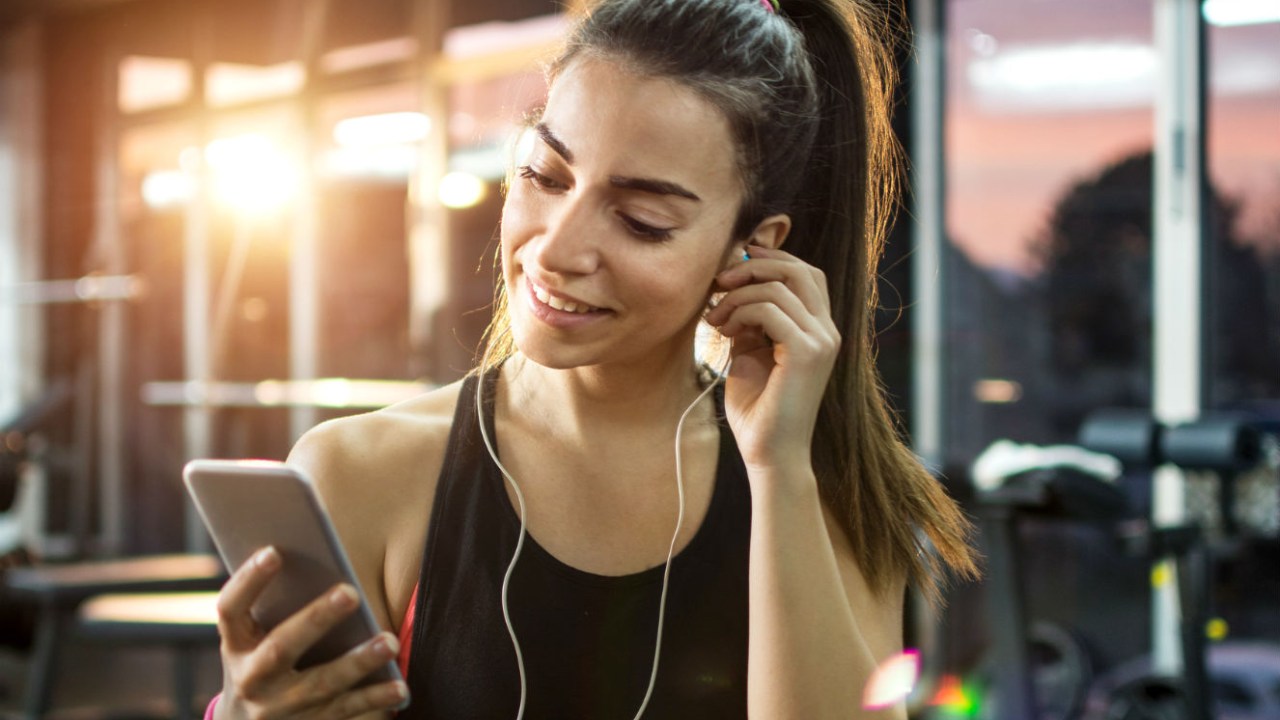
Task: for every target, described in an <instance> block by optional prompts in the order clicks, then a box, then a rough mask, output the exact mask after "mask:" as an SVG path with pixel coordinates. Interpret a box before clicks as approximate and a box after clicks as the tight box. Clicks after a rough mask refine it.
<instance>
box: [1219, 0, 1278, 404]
mask: <svg viewBox="0 0 1280 720" xmlns="http://www.w3.org/2000/svg"><path fill="white" fill-rule="evenodd" d="M1237 5H1239V6H1244V5H1245V4H1244V3H1237ZM1265 5H1266V3H1259V7H1262V6H1265ZM1218 6H1223V7H1228V6H1225V5H1224V4H1222V3H1218V4H1217V5H1214V4H1210V5H1209V6H1206V16H1207V18H1208V19H1209V24H1208V28H1207V31H1206V38H1207V45H1208V62H1209V65H1208V98H1207V116H1208V118H1207V123H1208V131H1207V133H1206V137H1207V143H1208V146H1207V155H1208V159H1207V166H1208V168H1207V169H1208V177H1209V183H1210V188H1211V192H1210V197H1211V200H1210V209H1211V212H1210V213H1209V215H1208V226H1209V244H1210V251H1209V257H1210V265H1209V273H1208V277H1209V295H1208V304H1207V308H1206V313H1207V315H1206V323H1207V324H1208V327H1209V328H1210V330H1209V333H1208V341H1209V353H1208V355H1207V357H1206V359H1205V362H1206V365H1207V376H1208V378H1209V403H1210V406H1211V407H1217V408H1231V407H1240V406H1242V405H1249V406H1255V407H1258V406H1262V407H1264V408H1265V407H1270V408H1271V409H1270V411H1269V412H1270V413H1271V414H1274V413H1276V412H1277V411H1278V410H1280V403H1278V402H1277V401H1280V366H1277V364H1276V358H1277V357H1280V130H1278V129H1277V128H1278V127H1280V73H1277V71H1276V68H1280V18H1274V19H1272V21H1271V22H1258V23H1254V22H1247V21H1248V20H1249V18H1247V17H1245V18H1232V17H1228V16H1223V15H1221V14H1220V13H1217V12H1214V11H1213V9H1214V8H1215V7H1218Z"/></svg>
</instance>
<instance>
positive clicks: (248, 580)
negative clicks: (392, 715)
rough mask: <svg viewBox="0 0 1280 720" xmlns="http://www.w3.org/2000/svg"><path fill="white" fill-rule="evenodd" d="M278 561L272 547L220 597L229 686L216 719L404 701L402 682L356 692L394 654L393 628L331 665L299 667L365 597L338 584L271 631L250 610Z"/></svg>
mask: <svg viewBox="0 0 1280 720" xmlns="http://www.w3.org/2000/svg"><path fill="white" fill-rule="evenodd" d="M280 565H281V561H280V555H279V553H277V552H276V551H275V550H274V549H272V548H266V549H263V550H260V551H258V552H257V553H255V554H254V556H253V558H252V559H250V560H249V561H248V562H246V563H244V565H242V566H240V568H239V569H237V570H236V571H235V573H234V574H233V575H232V576H231V579H230V580H228V581H227V583H226V585H224V586H223V588H222V592H221V593H220V594H219V595H218V632H219V633H220V634H221V635H222V667H223V691H222V699H221V700H219V702H218V706H217V709H216V711H215V717H216V718H217V720H232V719H235V720H249V719H252V720H260V719H261V720H266V719H267V718H273V719H274V718H291V717H307V718H317V719H320V720H330V719H333V720H337V719H338V718H350V717H355V716H357V715H361V714H363V713H367V712H370V711H376V710H382V711H387V710H393V709H395V708H396V707H398V706H400V705H401V704H402V703H403V702H404V700H405V698H406V697H408V691H407V689H406V688H405V686H404V683H401V682H386V683H381V684H378V685H371V686H368V687H363V688H358V689H354V686H355V684H356V683H357V682H359V681H360V680H361V679H363V678H364V677H366V676H367V675H369V673H371V672H373V671H374V670H376V669H377V668H379V667H381V666H383V665H384V664H386V663H387V661H389V660H391V659H393V658H394V657H395V655H396V651H397V649H398V648H397V642H396V638H395V637H394V636H393V635H391V634H390V633H381V634H379V635H378V636H377V637H374V638H373V639H371V640H369V641H368V642H366V643H363V644H361V645H359V646H357V647H355V648H353V649H352V650H351V651H350V652H348V653H347V654H345V655H343V656H342V657H340V658H337V659H335V660H333V661H331V662H328V663H325V664H323V665H317V666H315V667H311V668H308V669H306V670H295V669H294V665H295V664H297V662H298V658H300V657H301V656H302V654H303V653H304V652H306V650H307V649H308V648H310V647H311V646H312V645H313V644H315V643H316V641H317V640H319V639H320V638H322V637H323V636H324V635H325V634H326V633H327V632H328V631H329V630H330V629H332V628H333V627H334V626H335V625H337V624H338V623H339V622H340V621H342V619H343V618H345V617H347V616H348V615H350V614H351V613H352V612H354V611H355V609H356V607H357V606H358V603H359V599H358V596H357V594H356V591H355V588H353V587H351V586H350V585H347V584H339V585H336V586H335V587H334V588H332V589H331V590H330V591H329V592H328V593H327V594H326V595H325V596H323V597H319V598H317V599H316V600H314V601H313V602H311V603H310V604H309V605H307V606H306V607H304V608H302V609H301V610H299V611H298V612H297V613H295V614H294V615H291V616H290V617H289V618H287V619H286V620H285V621H284V622H282V623H280V624H279V625H278V626H276V627H275V628H274V629H272V630H271V632H263V630H262V628H261V627H260V626H259V625H258V623H257V622H255V621H254V619H253V617H252V616H251V615H250V614H249V608H250V607H252V605H253V603H254V601H255V600H257V599H258V596H259V595H261V593H262V591H263V589H264V588H266V586H267V584H268V583H270V582H271V580H272V578H274V577H275V576H276V574H277V573H278V572H279V570H280Z"/></svg>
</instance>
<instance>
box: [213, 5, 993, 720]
mask: <svg viewBox="0 0 1280 720" xmlns="http://www.w3.org/2000/svg"><path fill="white" fill-rule="evenodd" d="M879 22H880V21H878V20H877V19H876V18H874V17H872V15H871V14H870V13H869V12H868V11H867V9H866V8H863V7H861V6H859V5H855V4H853V3H852V2H849V0H782V5H781V7H780V8H779V7H776V6H774V5H771V4H769V0H604V2H602V3H601V4H599V6H598V7H596V8H595V9H594V10H593V12H592V13H591V15H590V16H589V17H588V18H586V19H585V20H584V22H583V23H582V24H581V25H580V26H579V27H578V28H577V29H576V30H575V31H574V34H573V35H572V37H571V38H570V41H569V43H568V45H567V47H566V50H565V52H564V53H563V55H562V56H561V57H560V58H559V59H558V60H557V61H556V62H555V63H554V65H553V66H552V68H551V72H550V79H551V86H550V93H549V96H548V100H547V104H546V107H545V109H544V110H543V111H542V113H541V114H540V116H539V117H538V118H536V119H535V122H534V124H533V126H532V132H533V133H534V134H535V135H536V140H535V142H534V147H533V149H532V151H530V152H529V154H528V156H527V157H526V158H523V159H522V162H523V164H522V165H521V166H520V168H519V169H518V172H517V173H516V175H515V176H513V177H512V178H511V181H510V185H509V188H508V191H507V199H506V205H505V208H504V212H503V218H502V230H501V239H502V247H501V261H502V280H503V282H502V287H501V288H499V302H498V312H497V313H496V314H495V315H496V320H495V325H494V327H492V328H491V329H490V334H489V344H488V348H487V350H486V354H485V358H484V361H483V363H482V366H481V370H480V371H479V372H477V373H476V374H473V375H472V376H470V377H469V378H467V380H465V381H464V382H463V383H459V384H454V385H451V386H448V387H445V388H442V389H440V390H438V391H435V392H432V393H429V394H426V395H424V396H422V397H420V398H417V399H415V400H411V401H409V402H406V403H402V404H400V405H396V406H393V407H391V408H388V409H385V410H382V411H378V412H374V413H370V414H367V415H363V416H358V417H353V418H346V419H341V420H337V421H333V422H329V423H326V424H324V425H321V426H320V427H318V428H316V429H315V430H313V431H311V432H310V433H308V434H307V435H306V436H305V437H304V438H303V439H302V440H301V441H300V442H299V443H298V445H297V447H296V448H295V449H294V451H293V453H292V455H291V456H290V461H291V462H293V463H296V464H298V465H300V466H303V467H305V468H306V469H307V470H309V471H310V473H311V474H312V475H313V476H314V477H315V478H316V481H317V484H318V486H319V489H320V491H321V493H322V495H323V497H324V499H325V502H326V504H327V506H328V507H329V508H330V511H331V514H332V516H333V518H334V521H335V524H336V525H337V526H338V530H339V533H340V535H341V536H342V539H343V542H344V544H345V545H346V548H347V550H348V553H349V555H350V557H351V560H352V563H353V565H354V566H355V568H356V570H357V575H358V577H359V580H360V583H361V585H362V587H363V588H364V589H365V592H366V594H367V596H368V599H369V601H370V604H371V605H372V608H373V612H374V614H375V616H376V617H377V619H378V620H379V622H380V623H381V624H382V626H383V627H384V628H385V629H386V630H387V632H386V633H384V635H383V636H380V637H379V638H375V639H374V640H373V641H370V642H369V643H367V644H366V645H364V646H361V647H360V648H357V649H355V650H353V651H352V652H351V653H350V654H349V655H347V656H344V657H343V658H340V659H338V660H336V661H334V662H332V663H329V664H327V665H324V666H320V667H317V668H312V669H308V670H305V671H295V670H293V669H292V668H293V665H294V662H295V661H296V660H297V658H298V657H299V655H300V654H301V653H302V651H303V650H304V649H306V647H308V646H309V644H310V643H312V642H313V641H314V640H315V639H316V638H317V637H318V636H320V635H321V634H323V632H324V631H325V630H326V629H327V628H329V627H330V626H332V625H333V624H334V623H335V622H336V621H337V620H338V619H340V618H341V617H343V616H344V615H345V614H347V613H349V612H350V611H351V610H352V609H353V606H354V597H353V593H352V592H351V590H350V588H338V589H335V591H334V592H333V593H332V594H331V596H330V597H328V598H319V599H317V600H316V601H315V602H314V603H313V604H312V605H311V606H309V607H308V608H306V609H304V610H302V611H300V612H299V613H298V615H296V616H294V617H293V618H291V619H290V620H288V621H286V622H285V623H284V624H282V625H281V626H279V627H278V628H276V629H274V630H273V631H272V632H270V633H263V632H262V631H261V630H260V629H259V628H257V627H256V626H255V625H254V623H253V621H252V620H251V619H250V617H249V614H248V608H249V606H250V605H251V604H252V602H253V600H254V598H255V597H256V596H257V594H258V593H259V592H260V591H261V590H262V588H263V587H265V586H266V584H267V583H269V582H270V580H271V577H272V576H273V573H274V571H275V570H276V569H278V567H279V564H280V561H279V558H278V557H277V556H276V555H275V554H273V553H272V552H271V551H269V550H267V551H263V552H262V553H261V554H260V555H259V556H258V558H259V559H258V560H257V561H255V562H252V563H247V564H246V565H245V566H244V567H243V568H241V569H239V570H238V571H237V572H236V573H235V574H234V575H233V577H232V578H231V580H230V581H229V582H228V583H227V586H226V587H225V588H224V590H223V592H222V594H221V598H220V613H221V620H220V628H221V631H222V634H223V650H222V659H223V664H224V668H225V689H224V692H223V695H222V699H221V701H220V702H218V703H217V704H216V705H215V706H214V708H213V713H214V716H215V717H217V718H245V717H291V716H304V717H323V718H339V717H352V716H357V715H360V714H362V713H378V712H387V711H390V710H392V709H394V708H396V707H398V706H400V705H402V703H403V702H404V700H405V698H406V697H407V696H408V694H409V693H410V691H411V694H412V698H413V700H412V702H411V703H410V704H409V705H408V708H407V709H405V710H404V711H403V713H402V714H403V716H405V717H413V718H418V717H422V718H427V717H436V718H473V717H474V718H491V717H492V718H501V717H513V718H514V717H517V716H525V717H529V718H543V717H545V718H551V717H555V718H564V717H583V718H614V717H631V716H637V717H638V716H639V715H640V714H644V715H645V716H647V717H655V718H672V717H697V718H718V717H737V718H741V717H744V716H747V715H748V714H749V715H750V716H751V717H756V718H771V719H775V718H788V717H796V718H806V719H812V718H826V717H832V718H835V717H839V718H848V717H852V716H854V715H856V714H857V713H859V712H861V713H862V714H861V715H858V716H859V717H902V716H904V715H905V712H904V710H903V709H902V707H901V706H900V705H898V706H894V707H890V708H887V709H880V710H877V709H864V708H861V705H862V702H861V701H862V697H863V688H864V685H865V683H866V680H867V679H868V677H869V676H870V675H871V673H872V672H873V670H874V669H875V667H876V665H877V663H878V662H881V661H883V660H884V659H886V658H888V657H891V656H892V655H894V654H895V653H897V652H899V651H900V650H901V647H902V639H901V630H902V622H903V609H902V603H903V596H904V590H905V586H906V583H907V582H909V581H914V582H917V583H919V584H920V585H921V586H922V587H924V588H925V589H926V590H927V591H928V592H929V593H931V594H936V587H935V585H934V582H933V580H932V578H933V577H935V575H934V571H936V570H939V569H940V568H936V567H934V566H933V561H931V559H930V558H933V557H937V558H940V559H941V562H942V564H944V565H946V566H949V567H951V568H954V569H957V570H959V571H961V572H962V573H971V572H972V571H973V563H972V558H971V556H970V554H969V549H968V546H967V544H966V542H965V535H966V531H967V525H966V523H965V521H964V519H963V517H962V516H961V514H960V513H959V512H958V511H957V509H956V507H955V506H954V504H953V503H952V502H951V501H950V500H949V499H948V498H947V497H946V496H945V495H944V494H943V493H942V492H941V491H940V490H939V488H938V487H937V485H936V483H935V482H934V481H933V480H932V478H931V477H930V476H929V475H928V474H927V473H926V472H925V470H923V469H922V468H921V467H920V466H919V464H918V463H917V462H916V461H915V459H914V458H913V456H912V455H911V453H910V452H909V451H908V450H907V449H906V448H905V447H904V446H903V444H902V443H901V442H900V441H899V439H898V437H897V434H896V432H895V428H894V425H893V422H892V420H891V418H890V415H889V413H888V412H887V411H886V409H885V404H884V400H883V397H882V395H881V391H880V388H879V385H878V381H877V378H876V375H875V370H874V366H873V357H872V352H871V331H872V327H871V323H870V319H871V312H872V309H873V307H874V299H875V293H874V278H875V266H876V260H877V257H878V254H879V250H880V244H881V241H882V238H883V236H884V233H885V229H886V226H887V224H888V220H889V216H890V213H891V206H892V203H893V201H894V199H895V198H894V191H895V188H896V184H895V181H896V171H897V168H898V165H897V162H898V158H897V155H896V149H895V146H894V144H893V141H892V136H891V133H890V129H889V126H888V103H889V97H890V95H889V93H890V76H891V72H890V68H891V67H892V66H891V59H890V58H889V57H888V52H887V49H886V47H885V44H884V40H883V39H882V38H878V37H876V36H875V34H874V33H873V32H872V31H873V30H875V28H876V27H877V24H878V23H879ZM713 298H714V299H715V300H714V301H713ZM703 321H705V322H706V323H707V324H708V325H710V326H712V327H714V328H715V329H717V330H718V331H719V333H720V334H721V335H723V336H724V337H726V338H728V339H729V340H730V341H731V343H732V349H731V352H730V355H731V357H732V365H731V368H730V369H729V371H728V374H727V378H726V380H725V382H724V384H723V391H722V392H721V391H719V390H717V391H716V392H715V394H714V395H709V394H708V392H707V390H708V389H709V388H708V387H707V385H706V382H705V376H706V374H705V373H700V372H699V368H698V365H697V364H696V363H695V360H694V345H695V332H696V329H697V327H698V325H699V323H700V322H703ZM685 415H687V422H684V421H683V419H682V418H683V417H684V416H685ZM682 423H683V432H679V431H677V426H678V425H681V424H682ZM673 439H675V443H673ZM677 445H678V452H677ZM499 461H500V464H501V469H500V466H499ZM673 470H674V472H673ZM504 473H505V474H506V475H507V478H508V481H507V482H505V483H504V480H503V477H504V475H503V474H504ZM673 480H675V481H676V483H677V484H679V486H680V488H679V492H672V485H673ZM517 488H519V490H520V491H522V493H521V492H518V491H517ZM686 502H687V508H686V506H685V505H686ZM520 517H523V518H524V519H525V521H526V522H527V530H528V535H527V538H525V540H524V542H523V543H522V542H521V538H522V534H521V527H520V520H519V518H520ZM677 518H680V520H677ZM673 535H674V539H673ZM921 536H924V537H927V538H928V540H929V541H930V543H931V545H932V546H933V548H934V550H933V551H931V552H930V553H926V552H924V551H923V550H922V548H921V541H920V540H919V539H918V538H920V537H921ZM517 547H522V548H523V555H522V556H521V557H520V558H519V560H518V561H516V562H515V565H514V569H513V570H512V571H511V572H512V574H511V578H510V581H509V583H508V582H507V581H506V573H507V570H508V567H509V566H510V563H511V558H512V557H513V556H515V555H516V553H517ZM935 553H936V554H935ZM672 554H674V555H675V557H674V560H671V561H670V562H668V559H669V558H670V557H671V555H672ZM668 571H669V576H668ZM508 619H509V621H510V633H509V629H508V627H507V623H508ZM517 643H518V647H517ZM395 656H398V657H399V659H400V662H401V665H402V667H405V668H406V678H407V681H408V687H405V686H403V685H395V684H391V683H385V684H383V685H375V686H370V687H357V686H356V684H357V682H358V680H359V679H360V678H361V677H362V676H363V675H365V674H366V673H367V672H369V670H370V669H372V668H374V667H377V666H378V665H379V664H381V663H384V662H386V661H387V659H389V658H391V657H395ZM353 688H354V689H353Z"/></svg>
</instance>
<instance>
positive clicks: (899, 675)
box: [862, 650, 920, 710]
mask: <svg viewBox="0 0 1280 720" xmlns="http://www.w3.org/2000/svg"><path fill="white" fill-rule="evenodd" d="M919 676H920V652H919V651H918V650H904V651H903V652H901V653H898V654H897V655H894V656H893V657H891V658H889V659H888V660H885V661H884V662H882V663H880V666H879V667H877V668H876V669H875V671H873V672H872V673H871V677H870V679H868V680H867V688H866V691H865V692H864V693H863V694H862V707H864V708H865V709H867V710H881V709H883V708H887V707H890V706H891V705H894V704H895V703H899V702H901V701H902V700H904V699H905V698H906V697H907V696H908V695H910V694H911V690H912V688H914V687H915V686H916V679H917V678H919Z"/></svg>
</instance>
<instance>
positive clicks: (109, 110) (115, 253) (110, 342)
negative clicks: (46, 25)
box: [72, 48, 129, 556]
mask: <svg viewBox="0 0 1280 720" xmlns="http://www.w3.org/2000/svg"><path fill="white" fill-rule="evenodd" d="M105 55H106V58H107V62H106V63H105V65H104V68H103V82H102V85H103V92H102V94H101V96H100V100H99V105H100V107H101V110H102V123H101V124H100V125H99V128H98V137H97V158H96V165H97V183H96V185H97V189H96V194H97V203H96V205H97V207H96V208H95V217H94V234H95V238H94V245H95V250H96V252H95V254H96V255H97V258H98V263H101V267H102V268H103V270H104V271H105V272H107V273H108V274H110V275H123V274H125V273H126V272H127V264H128V261H127V259H126V257H125V248H124V246H123V243H122V241H121V237H120V191H119V184H120V158H119V151H118V143H119V132H120V129H119V126H118V123H117V122H116V117H117V112H116V97H117V92H116V85H117V83H118V74H117V68H118V67H119V65H120V63H119V60H120V57H121V54H120V52H119V51H118V50H115V49H114V48H113V49H112V50H111V51H109V52H108V53H106V54H105ZM98 321H99V326H98V383H97V391H98V407H97V415H98V423H97V425H98V427H97V431H98V433H97V434H98V446H97V448H96V450H97V475H98V492H99V502H100V504H99V507H98V525H99V532H100V533H101V534H100V541H99V547H98V548H97V551H98V553H100V554H102V555H106V556H116V555H119V554H121V553H122V552H123V551H124V528H125V527H126V525H127V520H128V518H127V513H128V507H129V503H128V502H126V498H125V480H124V478H125V472H124V442H125V438H124V426H125V413H124V378H125V371H124V368H125V347H126V343H127V338H126V337H125V335H126V333H127V332H128V328H127V325H126V307H125V304H124V303H119V302H112V303H105V304H103V305H102V306H101V308H100V309H99V310H98ZM90 476H92V473H91V474H90ZM82 489H87V488H82ZM90 499H91V494H89V493H86V494H83V495H81V496H80V497H76V498H72V502H73V503H75V506H79V505H80V504H82V503H83V504H84V506H85V507H86V508H87V507H89V503H90ZM74 515H75V516H77V517H80V516H87V513H81V512H76V513H75V514H74ZM74 525H75V527H74V528H73V531H74V533H75V540H76V543H77V545H78V546H79V547H77V548H76V550H77V551H78V552H85V551H86V550H88V548H87V547H85V544H86V542H87V540H88V538H89V531H90V528H88V527H87V524H86V523H84V520H83V519H81V520H80V521H78V522H75V523H74Z"/></svg>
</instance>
